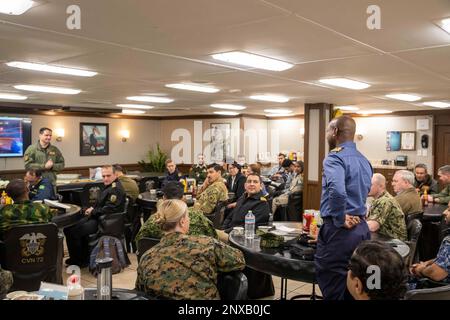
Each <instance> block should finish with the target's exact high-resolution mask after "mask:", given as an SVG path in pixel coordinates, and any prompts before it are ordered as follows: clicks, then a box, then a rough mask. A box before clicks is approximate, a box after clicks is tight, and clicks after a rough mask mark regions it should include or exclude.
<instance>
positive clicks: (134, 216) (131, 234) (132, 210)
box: [125, 196, 141, 253]
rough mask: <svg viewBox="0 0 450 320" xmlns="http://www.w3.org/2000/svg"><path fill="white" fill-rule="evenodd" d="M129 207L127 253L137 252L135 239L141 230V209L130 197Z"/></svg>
mask: <svg viewBox="0 0 450 320" xmlns="http://www.w3.org/2000/svg"><path fill="white" fill-rule="evenodd" d="M127 199H128V206H127V209H126V215H125V244H126V248H127V252H129V253H131V252H136V250H137V248H136V244H135V242H134V239H135V237H136V235H137V233H138V232H139V230H140V228H141V212H140V207H139V205H138V204H137V203H136V201H134V200H133V199H132V198H130V197H128V196H127Z"/></svg>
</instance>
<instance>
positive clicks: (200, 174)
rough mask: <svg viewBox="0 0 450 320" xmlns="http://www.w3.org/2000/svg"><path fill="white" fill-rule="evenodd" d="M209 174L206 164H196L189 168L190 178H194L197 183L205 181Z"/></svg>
mask: <svg viewBox="0 0 450 320" xmlns="http://www.w3.org/2000/svg"><path fill="white" fill-rule="evenodd" d="M206 175H207V169H206V165H203V166H200V165H198V164H194V165H193V166H192V167H191V169H190V170H189V178H194V179H195V180H196V181H197V183H202V182H203V181H205V179H206Z"/></svg>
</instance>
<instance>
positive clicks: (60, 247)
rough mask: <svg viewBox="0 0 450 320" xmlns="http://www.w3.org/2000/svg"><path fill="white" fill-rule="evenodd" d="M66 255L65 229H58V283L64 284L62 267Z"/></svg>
mask: <svg viewBox="0 0 450 320" xmlns="http://www.w3.org/2000/svg"><path fill="white" fill-rule="evenodd" d="M63 257H64V232H63V229H61V228H59V229H58V253H57V255H56V279H55V280H56V283H58V284H63V280H62V269H63Z"/></svg>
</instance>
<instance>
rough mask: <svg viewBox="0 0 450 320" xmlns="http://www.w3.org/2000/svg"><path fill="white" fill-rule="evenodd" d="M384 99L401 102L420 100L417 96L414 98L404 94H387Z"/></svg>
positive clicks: (411, 95)
mask: <svg viewBox="0 0 450 320" xmlns="http://www.w3.org/2000/svg"><path fill="white" fill-rule="evenodd" d="M386 97H388V98H391V99H396V100H402V101H410V102H412V101H418V100H420V99H422V98H421V97H419V96H415V95H413V94H406V93H399V94H387V95H386Z"/></svg>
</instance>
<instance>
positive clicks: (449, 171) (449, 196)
mask: <svg viewBox="0 0 450 320" xmlns="http://www.w3.org/2000/svg"><path fill="white" fill-rule="evenodd" d="M438 176H439V180H440V181H441V183H442V184H443V185H444V186H445V188H444V189H442V190H441V192H439V193H438V194H433V195H431V196H428V202H430V203H431V202H434V203H441V204H448V203H449V202H450V165H445V166H443V167H440V168H439V170H438Z"/></svg>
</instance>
